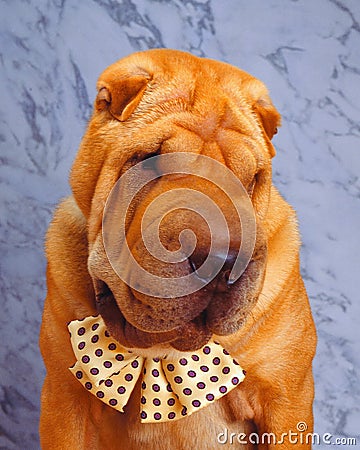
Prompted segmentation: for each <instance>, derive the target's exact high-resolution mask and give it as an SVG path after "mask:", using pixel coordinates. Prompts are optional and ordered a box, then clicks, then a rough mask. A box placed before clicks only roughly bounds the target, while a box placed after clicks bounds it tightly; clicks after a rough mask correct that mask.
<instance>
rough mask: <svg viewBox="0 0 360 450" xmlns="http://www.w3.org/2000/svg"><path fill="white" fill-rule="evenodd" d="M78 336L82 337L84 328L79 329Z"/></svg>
mask: <svg viewBox="0 0 360 450" xmlns="http://www.w3.org/2000/svg"><path fill="white" fill-rule="evenodd" d="M77 333H78V335H79V336H83V335H84V334H85V328H84V327H80V328H79V329H78V332H77Z"/></svg>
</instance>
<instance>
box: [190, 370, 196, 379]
mask: <svg viewBox="0 0 360 450" xmlns="http://www.w3.org/2000/svg"><path fill="white" fill-rule="evenodd" d="M188 375H189V377H190V378H195V377H196V372H194V371H193V370H189V372H188Z"/></svg>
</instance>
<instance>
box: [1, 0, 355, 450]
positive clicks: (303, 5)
mask: <svg viewBox="0 0 360 450" xmlns="http://www.w3.org/2000/svg"><path fill="white" fill-rule="evenodd" d="M0 11H1V12H0V16H1V17H0V22H1V28H0V32H1V49H0V64H1V72H0V77H1V78H0V79H1V81H0V114H1V116H0V120H1V125H0V126H1V129H0V145H1V156H0V157H1V167H0V182H1V190H0V201H1V203H0V205H1V206H0V208H1V209H0V212H1V217H0V226H1V242H0V245H1V253H0V254H1V269H0V288H1V314H0V324H1V343H0V358H1V368H0V448H1V449H25V448H26V449H35V448H38V446H39V444H38V436H37V424H38V416H39V395H40V389H41V384H42V380H43V376H44V368H43V365H42V361H41V358H40V354H39V350H38V344H37V340H38V331H39V325H40V320H41V311H42V305H43V301H44V296H45V259H44V254H43V240H44V233H45V230H46V228H47V225H48V223H49V221H50V218H51V214H52V211H53V209H54V206H55V205H56V203H57V202H58V200H59V199H60V198H61V197H63V196H65V195H66V194H68V193H69V187H68V184H67V178H68V172H69V168H70V165H71V162H72V160H73V158H74V155H75V153H76V150H77V147H78V144H79V141H80V139H81V136H82V133H83V132H84V129H85V126H86V122H87V119H88V118H89V114H90V111H91V104H92V102H93V100H94V96H95V82H96V79H97V77H98V75H99V74H100V72H101V71H102V70H103V69H104V68H105V67H106V66H108V65H109V64H111V63H112V62H114V61H115V60H117V59H119V58H121V57H122V56H125V55H127V54H128V53H131V52H133V51H135V50H143V49H147V48H153V47H173V48H177V49H182V50H187V51H191V52H193V53H195V54H197V55H204V56H208V57H212V58H215V59H221V60H224V61H227V62H230V63H232V64H234V65H237V66H239V67H241V68H243V69H245V70H247V71H248V72H250V73H252V74H253V75H255V76H257V77H258V78H260V79H262V80H263V81H264V82H265V83H266V84H267V85H268V87H269V89H270V92H271V94H272V98H273V100H274V103H275V104H276V106H277V107H278V109H279V110H280V112H281V113H282V115H283V126H282V128H281V130H280V132H279V134H278V135H277V136H276V138H275V140H274V143H275V146H276V148H277V157H276V158H275V160H274V181H275V184H276V185H277V186H278V187H279V189H280V191H281V192H282V193H283V194H284V196H285V197H286V199H287V200H288V201H289V202H290V203H291V204H293V205H294V207H295V208H296V209H297V211H298V215H299V220H300V227H301V232H302V236H303V243H304V244H303V248H302V273H303V276H304V278H305V282H306V286H307V289H308V293H309V296H310V299H311V304H312V308H313V311H314V315H315V319H316V323H317V329H318V335H319V345H318V353H317V357H316V360H315V367H314V369H315V378H316V401H315V418H316V429H315V431H317V432H318V433H323V432H329V433H332V434H333V435H334V436H357V438H358V441H357V442H358V444H359V445H360V437H359V424H360V412H359V409H360V408H359V404H360V388H359V379H358V374H359V366H360V355H359V352H358V348H359V339H358V338H359V334H360V333H359V324H358V321H359V310H360V306H359V305H360V302H359V298H358V292H359V245H358V244H359V237H358V233H359V231H358V230H359V224H360V201H359V199H360V181H359V173H360V157H359V136H360V124H359V121H360V114H359V113H360V2H359V0H314V1H309V0H268V1H265V0H252V1H251V2H250V1H247V0H223V1H222V0H139V1H136V0H123V1H120V0H88V1H85V0H37V1H36V0H8V1H6V0H0ZM299 419H300V418H299ZM64 420H66V418H64ZM220 431H221V430H220ZM214 439H215V437H214ZM325 447H326V446H324V445H322V446H319V447H317V446H316V448H325Z"/></svg>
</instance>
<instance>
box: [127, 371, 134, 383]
mask: <svg viewBox="0 0 360 450" xmlns="http://www.w3.org/2000/svg"><path fill="white" fill-rule="evenodd" d="M133 378H134V377H133V376H132V374H131V373H127V374H126V375H125V380H126V381H131V380H132V379H133Z"/></svg>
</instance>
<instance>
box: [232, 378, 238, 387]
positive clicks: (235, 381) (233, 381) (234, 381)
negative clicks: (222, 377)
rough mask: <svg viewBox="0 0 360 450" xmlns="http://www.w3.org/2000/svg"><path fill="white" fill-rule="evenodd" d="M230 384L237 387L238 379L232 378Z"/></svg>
mask: <svg viewBox="0 0 360 450" xmlns="http://www.w3.org/2000/svg"><path fill="white" fill-rule="evenodd" d="M231 382H232V384H234V385H237V384H238V383H239V378H238V377H234V378H233V379H232V380H231Z"/></svg>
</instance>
